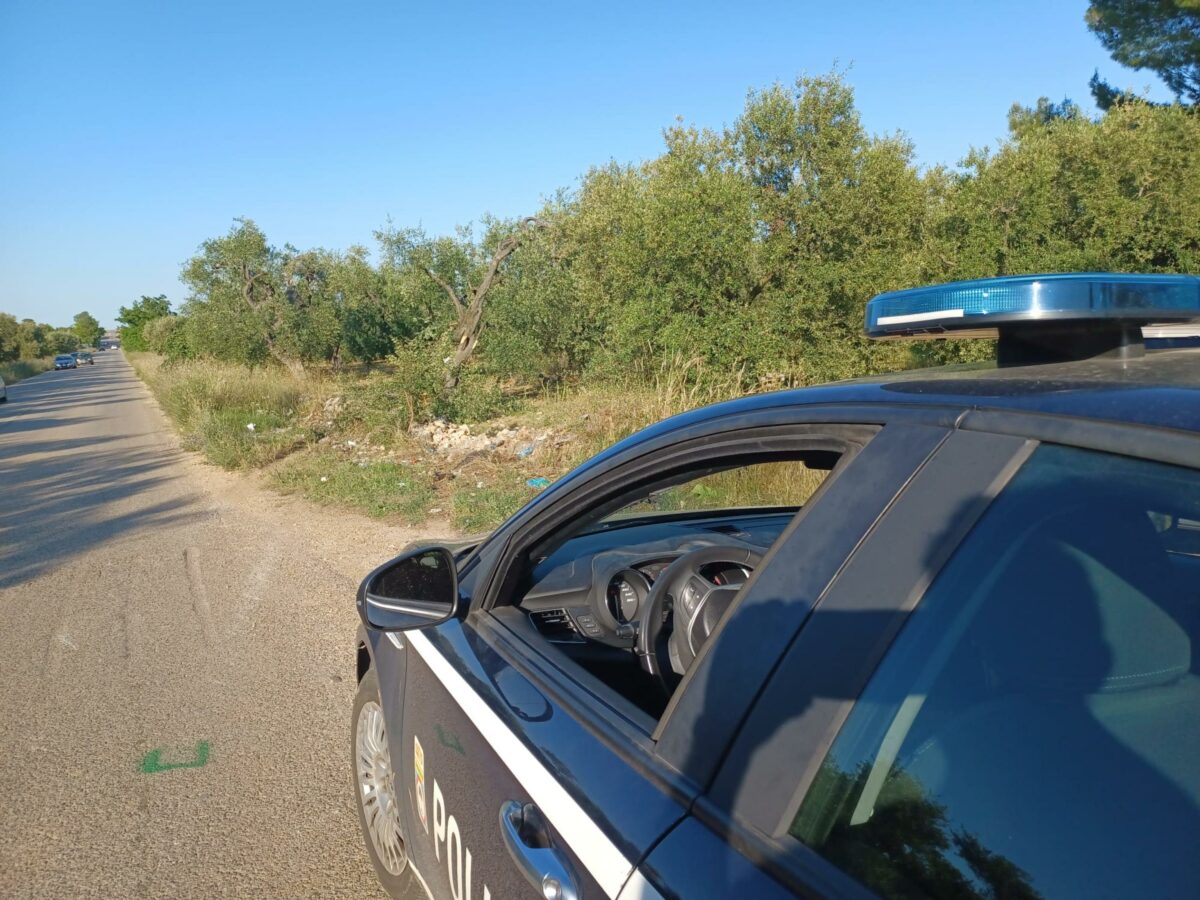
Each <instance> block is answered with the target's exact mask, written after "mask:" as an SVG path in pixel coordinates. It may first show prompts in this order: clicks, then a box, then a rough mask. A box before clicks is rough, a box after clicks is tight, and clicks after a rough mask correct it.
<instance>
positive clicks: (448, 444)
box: [409, 419, 573, 459]
mask: <svg viewBox="0 0 1200 900" xmlns="http://www.w3.org/2000/svg"><path fill="white" fill-rule="evenodd" d="M409 433H410V434H412V436H413V437H415V438H416V439H417V440H419V441H421V442H422V443H423V444H425V445H426V446H427V447H429V448H430V449H431V450H433V451H434V452H435V453H438V454H440V455H442V456H445V457H447V458H450V459H461V458H462V457H465V456H472V455H475V454H492V455H496V456H505V457H509V456H512V457H517V458H518V459H528V458H529V457H530V456H532V455H533V454H534V453H536V452H537V450H538V448H539V447H542V446H559V445H561V444H566V443H569V442H570V441H571V440H572V439H573V436H572V435H570V434H566V433H561V432H555V431H554V430H553V429H549V428H541V429H537V428H530V427H528V426H526V425H518V426H504V425H501V426H496V425H495V424H490V425H477V426H475V427H474V429H472V427H471V426H470V425H456V424H454V423H452V422H447V421H446V420H445V419H434V420H433V421H432V422H428V423H426V424H423V425H414V426H413V427H412V428H411V429H410V432H409Z"/></svg>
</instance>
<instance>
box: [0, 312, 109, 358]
mask: <svg viewBox="0 0 1200 900" xmlns="http://www.w3.org/2000/svg"><path fill="white" fill-rule="evenodd" d="M103 336H104V328H103V327H102V326H101V325H100V323H99V322H98V321H97V320H96V317H95V316H93V315H92V314H91V313H88V312H81V313H79V314H78V315H76V316H75V320H74V322H73V323H72V324H71V325H70V326H69V327H66V328H55V327H54V326H53V325H46V324H44V323H41V322H37V321H34V320H33V319H21V320H19V321H18V320H17V317H16V316H14V315H11V314H10V313H4V312H0V362H12V361H14V360H18V359H41V358H42V357H44V356H55V355H57V354H60V353H71V352H73V351H75V350H78V349H79V348H81V347H95V346H97V345H98V344H99V342H100V338H102V337H103Z"/></svg>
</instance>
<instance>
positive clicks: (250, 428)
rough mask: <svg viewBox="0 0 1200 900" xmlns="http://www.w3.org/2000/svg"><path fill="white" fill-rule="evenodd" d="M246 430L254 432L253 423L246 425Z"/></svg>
mask: <svg viewBox="0 0 1200 900" xmlns="http://www.w3.org/2000/svg"><path fill="white" fill-rule="evenodd" d="M246 430H247V431H253V430H254V423H253V422H251V423H250V424H249V425H247V426H246Z"/></svg>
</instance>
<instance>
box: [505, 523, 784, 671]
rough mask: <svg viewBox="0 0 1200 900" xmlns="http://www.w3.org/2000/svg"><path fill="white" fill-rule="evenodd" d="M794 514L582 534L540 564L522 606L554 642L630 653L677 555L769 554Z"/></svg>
mask: <svg viewBox="0 0 1200 900" xmlns="http://www.w3.org/2000/svg"><path fill="white" fill-rule="evenodd" d="M794 515H795V511H794V510H779V509H771V510H767V511H763V512H746V511H744V510H743V511H739V512H736V513H724V514H721V515H708V516H704V517H697V516H696V515H695V514H691V515H689V516H686V517H662V518H656V519H654V520H652V521H643V520H640V519H639V520H634V521H633V522H631V523H619V524H613V525H610V526H609V527H606V528H604V529H602V530H599V531H596V532H592V533H590V534H585V535H580V536H579V537H576V538H573V539H571V540H569V541H567V542H565V543H564V544H563V545H562V546H561V547H559V548H558V549H556V550H555V551H554V552H553V553H552V554H550V555H549V556H547V557H544V558H542V559H540V560H538V561H537V563H536V565H535V566H534V568H533V571H532V573H531V581H532V586H531V587H530V589H529V590H528V591H527V592H526V594H525V596H524V598H523V599H522V601H521V603H520V608H521V609H522V610H523V611H524V612H525V613H526V615H528V616H529V618H530V620H531V621H532V623H533V625H534V627H535V628H536V629H537V630H538V631H539V632H540V633H541V634H542V635H544V636H545V637H546V638H547V639H548V640H550V641H553V642H555V643H559V644H588V643H598V644H606V645H608V646H611V647H618V648H622V649H630V648H632V647H633V644H634V640H635V638H636V635H637V630H636V624H635V623H636V622H637V620H638V614H639V612H640V611H641V608H642V605H643V604H644V603H645V602H646V598H647V597H648V596H649V594H650V589H651V588H652V587H653V586H654V582H655V581H656V580H657V579H658V578H659V577H660V576H661V575H662V573H663V572H664V571H665V570H666V568H667V567H668V566H669V565H670V564H671V563H672V562H674V561H675V560H676V559H677V558H678V557H680V556H682V555H683V554H685V553H688V552H690V551H692V550H698V549H701V548H704V547H715V546H726V547H745V548H751V549H754V550H758V551H759V552H765V551H766V549H767V548H768V547H770V546H771V544H773V543H774V542H775V539H776V538H777V537H779V534H780V533H781V532H782V531H783V529H784V528H785V527H786V526H787V524H788V523H789V522H790V521H791V520H792V518H793V516H794Z"/></svg>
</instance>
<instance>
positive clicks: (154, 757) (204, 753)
mask: <svg viewBox="0 0 1200 900" xmlns="http://www.w3.org/2000/svg"><path fill="white" fill-rule="evenodd" d="M162 753H163V751H162V748H156V749H154V750H151V751H150V752H149V753H147V754H146V755H145V756H143V757H142V774H143V775H150V774H152V773H154V772H166V771H167V770H169V769H198V768H200V767H201V766H202V765H204V764H205V763H207V762H208V741H196V758H195V759H189V760H187V761H186V762H173V763H170V762H169V763H165V762H159V760H160V759H161V758H162Z"/></svg>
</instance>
